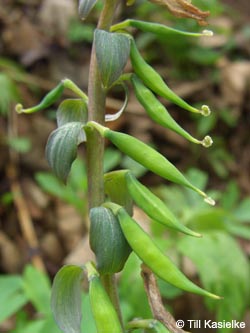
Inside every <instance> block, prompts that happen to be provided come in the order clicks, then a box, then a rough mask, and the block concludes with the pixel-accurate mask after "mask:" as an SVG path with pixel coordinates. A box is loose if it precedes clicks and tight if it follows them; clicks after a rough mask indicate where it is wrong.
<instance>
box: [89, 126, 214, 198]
mask: <svg viewBox="0 0 250 333" xmlns="http://www.w3.org/2000/svg"><path fill="white" fill-rule="evenodd" d="M85 127H86V128H88V127H94V128H95V129H97V130H98V131H99V132H100V134H101V135H102V136H104V137H105V138H107V139H109V140H110V141H111V142H113V144H114V145H116V147H117V148H119V149H120V150H121V151H122V152H123V153H125V154H126V155H128V156H129V157H131V158H132V159H133V160H135V161H136V162H138V163H140V164H141V165H143V166H144V167H145V168H147V169H148V170H150V171H152V172H154V173H156V174H157V175H159V176H161V177H162V178H165V179H167V180H170V181H172V182H174V183H177V184H180V185H183V186H186V187H188V188H191V189H192V190H194V191H195V192H197V193H199V194H200V195H201V196H202V197H204V200H205V201H206V202H207V203H209V204H210V205H214V204H215V202H214V200H213V199H211V198H209V197H208V196H207V195H206V193H204V192H203V191H201V190H200V189H198V188H197V187H196V186H194V185H193V184H191V183H190V182H189V181H188V180H187V178H186V177H185V176H184V175H183V174H182V173H181V172H180V171H179V170H178V169H177V168H176V167H175V166H174V165H173V164H172V163H170V162H169V161H168V160H167V159H166V158H165V157H164V156H163V155H161V154H160V153H158V152H157V151H156V150H155V149H153V148H151V147H150V146H148V145H146V144H145V143H143V142H142V141H140V140H138V139H136V138H134V137H132V136H130V135H128V134H125V133H120V132H115V131H112V130H110V129H109V128H107V127H104V126H102V125H100V124H98V123H96V122H93V121H91V122H88V123H87V124H86V126H85Z"/></svg>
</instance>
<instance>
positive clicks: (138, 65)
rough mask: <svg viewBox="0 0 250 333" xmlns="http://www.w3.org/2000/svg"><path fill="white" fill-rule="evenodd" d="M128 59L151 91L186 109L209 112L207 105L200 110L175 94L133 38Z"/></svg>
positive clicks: (203, 112)
mask: <svg viewBox="0 0 250 333" xmlns="http://www.w3.org/2000/svg"><path fill="white" fill-rule="evenodd" d="M130 59H131V63H132V66H133V68H134V71H135V73H136V74H137V75H138V76H139V78H140V79H141V80H142V81H143V82H144V83H145V85H146V86H147V87H148V88H150V89H151V90H152V91H153V92H155V93H156V94H158V95H159V96H162V97H164V98H166V99H167V100H170V101H171V102H173V103H175V104H176V105H178V106H180V107H181V108H183V109H185V110H187V111H190V112H194V113H201V114H203V115H204V116H208V115H209V114H210V110H209V108H208V106H202V110H198V109H196V108H194V107H193V106H191V105H189V104H188V103H187V102H185V101H184V100H183V99H182V98H180V97H179V96H178V95H176V93H175V92H173V91H172V90H171V89H170V88H169V87H168V86H167V85H166V83H165V82H164V81H163V79H162V78H161V76H160V75H159V74H158V73H157V72H156V71H155V70H154V69H153V68H152V67H151V66H149V64H147V63H146V61H145V60H144V59H143V58H142V56H141V55H140V53H139V51H138V49H137V47H136V44H135V41H134V40H133V39H131V47H130Z"/></svg>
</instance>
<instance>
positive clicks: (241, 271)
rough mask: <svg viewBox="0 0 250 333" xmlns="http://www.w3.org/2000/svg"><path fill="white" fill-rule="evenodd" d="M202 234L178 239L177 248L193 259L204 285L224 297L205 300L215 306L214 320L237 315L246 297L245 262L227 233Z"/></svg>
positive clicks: (248, 274)
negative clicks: (215, 300) (196, 236)
mask: <svg viewBox="0 0 250 333" xmlns="http://www.w3.org/2000/svg"><path fill="white" fill-rule="evenodd" d="M203 236H204V237H203V238H202V239H190V238H188V237H185V238H182V239H180V241H179V242H178V249H179V250H180V251H181V253H182V254H183V255H185V256H188V257H189V258H190V259H191V260H192V261H193V262H194V264H195V265H196V267H197V270H198V272H199V275H200V277H201V280H202V282H203V284H204V286H205V287H206V288H208V289H210V290H212V291H213V292H214V293H217V294H219V295H220V296H223V297H224V300H223V301H220V302H216V303H215V302H213V301H210V300H208V299H207V300H206V302H207V305H208V306H209V308H210V309H213V310H214V309H216V313H217V321H223V320H226V321H227V320H233V319H235V320H237V319H240V318H241V317H242V316H243V314H244V311H245V310H246V307H247V304H248V301H249V287H250V285H249V279H250V273H249V262H248V260H247V258H246V257H245V255H244V253H243V252H242V250H241V249H240V247H239V246H238V244H237V243H236V242H235V240H234V239H233V238H232V237H230V236H229V235H227V234H225V233H223V232H218V231H213V232H206V233H204V234H203ZM220 332H224V330H221V331H220ZM225 332H227V333H229V332H230V330H229V329H226V330H225Z"/></svg>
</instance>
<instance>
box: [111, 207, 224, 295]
mask: <svg viewBox="0 0 250 333" xmlns="http://www.w3.org/2000/svg"><path fill="white" fill-rule="evenodd" d="M117 216H118V219H119V222H120V225H121V228H122V231H123V233H124V235H125V237H126V238H127V241H128V242H129V244H130V246H131V248H132V249H133V250H134V252H135V253H136V254H137V255H138V257H139V258H140V259H141V260H142V261H143V262H144V263H145V264H146V265H147V266H148V267H149V268H150V269H151V270H152V271H153V272H154V273H155V274H156V275H157V276H158V277H159V278H161V279H162V280H164V281H166V282H168V283H170V284H172V285H173V286H175V287H177V288H180V289H182V290H185V291H188V292H191V293H195V294H199V295H202V296H208V297H211V298H215V299H219V298H220V297H219V296H217V295H214V294H212V293H210V292H208V291H206V290H204V289H202V288H200V287H198V286H197V285H195V284H194V283H193V282H192V281H190V280H189V279H188V278H187V277H186V276H185V275H184V274H183V273H182V272H181V271H180V270H179V269H178V268H177V267H176V266H175V264H174V263H173V262H172V261H171V260H170V259H169V258H168V257H167V256H165V255H164V254H163V253H162V251H161V250H160V249H159V248H158V246H157V245H156V244H155V243H154V242H153V241H152V240H151V238H150V237H149V235H148V234H147V233H146V232H145V231H144V230H143V229H142V228H141V227H140V226H139V225H138V224H137V223H136V222H135V220H133V219H132V218H131V217H130V216H129V215H128V214H127V212H126V211H125V209H123V208H120V209H119V210H118V211H117Z"/></svg>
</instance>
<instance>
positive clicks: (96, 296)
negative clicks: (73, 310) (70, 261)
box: [86, 264, 123, 333]
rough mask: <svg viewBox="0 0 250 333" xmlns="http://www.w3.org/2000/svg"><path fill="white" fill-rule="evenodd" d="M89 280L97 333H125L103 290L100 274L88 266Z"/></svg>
mask: <svg viewBox="0 0 250 333" xmlns="http://www.w3.org/2000/svg"><path fill="white" fill-rule="evenodd" d="M86 267H87V270H88V280H89V297H90V305H91V310H92V313H93V317H94V321H95V324H96V329H97V333H123V330H122V327H121V324H120V321H119V318H118V315H117V313H116V311H115V309H114V307H113V304H112V303H111V301H110V298H109V296H108V294H107V293H106V291H105V289H104V288H103V286H102V284H101V281H100V278H99V276H98V273H97V272H95V271H94V268H92V267H90V265H88V264H87V265H86Z"/></svg>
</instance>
